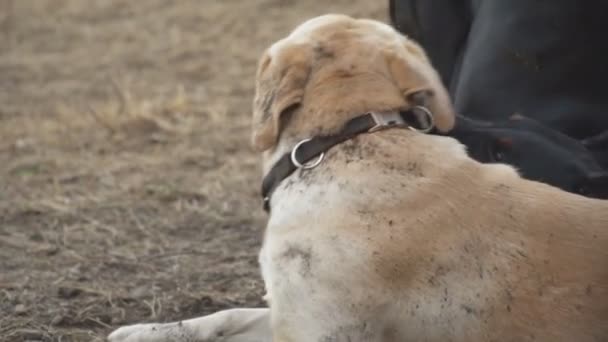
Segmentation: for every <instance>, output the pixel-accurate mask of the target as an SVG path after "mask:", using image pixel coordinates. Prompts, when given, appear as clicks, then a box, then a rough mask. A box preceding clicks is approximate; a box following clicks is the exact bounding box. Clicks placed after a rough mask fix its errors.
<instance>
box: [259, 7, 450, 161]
mask: <svg viewBox="0 0 608 342" xmlns="http://www.w3.org/2000/svg"><path fill="white" fill-rule="evenodd" d="M416 105H424V106H426V107H427V108H429V109H430V110H431V112H432V113H433V115H434V119H435V124H436V127H437V128H438V130H440V131H444V132H445V131H449V130H450V129H451V128H452V127H453V125H454V117H455V116H454V111H453V108H452V104H451V101H450V99H449V96H448V94H447V91H446V90H445V88H444V87H443V86H442V84H441V82H440V80H439V77H438V75H437V73H436V72H435V70H434V69H433V67H432V66H431V64H430V62H429V60H428V58H427V56H426V55H425V53H424V51H423V50H422V48H420V46H418V45H417V44H416V43H414V42H413V41H411V40H409V39H407V38H406V37H404V36H402V35H401V34H399V33H398V32H397V31H395V30H394V29H393V28H391V27H390V26H389V25H386V24H383V23H381V22H378V21H373V20H367V19H353V18H350V17H348V16H344V15H324V16H320V17H317V18H314V19H311V20H309V21H307V22H305V23H304V24H302V25H300V26H299V27H297V28H296V29H295V30H294V31H293V32H292V33H291V34H290V35H289V36H288V37H286V38H284V39H282V40H280V41H278V42H276V43H275V44H273V45H272V46H271V47H270V48H268V49H267V50H266V51H265V52H264V54H263V56H262V58H261V59H260V62H259V65H258V70H257V79H256V94H255V99H254V104H253V136H252V142H253V146H254V147H255V148H256V149H257V150H258V151H267V150H270V149H272V148H274V147H275V146H276V145H277V142H278V141H279V138H280V137H283V136H286V135H289V136H291V137H292V138H294V139H301V138H307V137H311V136H314V135H326V134H332V133H336V132H337V131H339V130H340V129H341V128H342V126H343V125H344V124H345V123H346V122H347V121H348V120H350V119H352V118H353V117H356V116H358V115H362V114H365V113H366V112H369V111H388V110H407V109H409V108H411V107H412V106H416Z"/></svg>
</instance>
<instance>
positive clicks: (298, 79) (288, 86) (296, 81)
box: [252, 45, 311, 151]
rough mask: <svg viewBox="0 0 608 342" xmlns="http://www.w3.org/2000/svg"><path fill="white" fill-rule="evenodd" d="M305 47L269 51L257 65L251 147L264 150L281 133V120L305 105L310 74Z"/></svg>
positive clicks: (275, 140)
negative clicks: (305, 94)
mask: <svg viewBox="0 0 608 342" xmlns="http://www.w3.org/2000/svg"><path fill="white" fill-rule="evenodd" d="M307 50H308V49H306V47H305V46H303V45H298V46H290V47H289V48H284V49H281V50H279V51H276V52H277V53H276V54H274V55H271V54H270V53H269V52H266V53H265V54H264V56H263V57H262V59H261V60H260V63H259V65H258V71H257V77H256V81H257V82H256V91H255V97H254V100H253V135H252V144H253V147H254V148H255V149H256V150H257V151H265V150H267V149H269V148H271V147H272V146H273V145H274V144H276V142H277V140H278V138H279V135H280V134H281V128H282V122H281V118H282V117H283V116H284V114H285V113H287V112H289V111H291V110H293V109H295V107H297V106H298V105H300V104H301V103H302V99H303V98H304V90H305V87H306V83H307V81H308V77H309V74H310V63H311V62H310V59H309V58H308V54H307Z"/></svg>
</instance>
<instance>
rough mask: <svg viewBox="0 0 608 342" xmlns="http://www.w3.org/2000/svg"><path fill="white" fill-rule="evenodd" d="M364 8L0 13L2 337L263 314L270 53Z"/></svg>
mask: <svg viewBox="0 0 608 342" xmlns="http://www.w3.org/2000/svg"><path fill="white" fill-rule="evenodd" d="M386 5H387V4H386V3H385V2H384V1H380V2H376V1H368V0H356V1H352V0H337V1H334V2H331V4H330V2H327V1H291V0H252V1H246V0H240V1H239V0H226V1H212V0H199V1H195V0H179V1H175V2H169V1H164V0H146V1H128V0H88V1H85V0H3V1H1V2H0V136H1V137H2V139H0V341H7V342H10V341H25V340H32V341H64V342H65V341H100V340H103V337H104V336H105V335H106V334H107V333H108V332H109V331H110V330H111V329H112V328H114V327H116V326H119V325H122V324H128V323H132V322H140V321H149V320H155V321H168V320H176V319H183V318H188V317H193V316H199V315H203V314H206V313H210V312H213V311H216V310H219V309H222V308H226V307H231V306H243V305H247V306H256V305H263V302H262V301H261V295H262V284H261V281H260V278H259V274H258V267H257V260H256V254H257V251H258V248H259V244H260V239H261V230H262V229H263V221H264V217H265V215H264V213H263V212H262V210H261V203H260V200H259V198H258V186H259V180H260V176H261V175H260V174H259V169H258V164H257V157H256V156H255V155H254V154H253V153H252V151H251V150H250V149H249V145H248V141H249V112H250V103H251V97H252V92H253V74H254V71H255V64H256V61H257V58H258V57H259V55H260V53H261V52H262V50H263V48H265V47H266V46H267V45H268V44H269V43H270V42H272V41H273V40H275V39H277V38H279V37H280V36H282V35H284V34H286V33H287V32H288V31H289V30H290V29H291V28H292V27H293V26H294V25H296V24H297V23H299V22H301V21H302V20H304V19H307V18H309V17H311V16H314V15H318V14H322V13H327V12H345V13H349V14H353V15H357V16H367V17H374V18H380V19H385V14H386V13H385V12H386Z"/></svg>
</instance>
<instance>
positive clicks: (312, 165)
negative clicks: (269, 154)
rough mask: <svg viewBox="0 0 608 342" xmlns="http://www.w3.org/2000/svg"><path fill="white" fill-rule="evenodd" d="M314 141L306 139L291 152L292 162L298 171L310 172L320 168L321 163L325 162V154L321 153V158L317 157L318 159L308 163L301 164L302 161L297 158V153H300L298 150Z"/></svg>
mask: <svg viewBox="0 0 608 342" xmlns="http://www.w3.org/2000/svg"><path fill="white" fill-rule="evenodd" d="M311 140H312V139H304V140H302V141H300V142H299V143H298V144H297V145H296V146H295V147H294V148H293V150H291V154H290V157H291V162H292V163H293V165H295V166H296V167H297V168H298V169H302V170H310V169H314V168H315V167H317V166H319V164H321V162H322V161H323V158H324V157H325V152H321V153H320V154H319V156H318V157H317V159H315V160H313V161H311V162H308V163H300V161H298V158H297V157H296V153H297V152H298V148H300V146H302V144H305V143H307V142H309V141H311Z"/></svg>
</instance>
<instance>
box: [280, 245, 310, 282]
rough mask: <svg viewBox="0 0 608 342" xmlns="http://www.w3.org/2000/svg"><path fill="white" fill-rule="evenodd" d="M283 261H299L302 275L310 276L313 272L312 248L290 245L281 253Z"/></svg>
mask: <svg viewBox="0 0 608 342" xmlns="http://www.w3.org/2000/svg"><path fill="white" fill-rule="evenodd" d="M281 259H282V260H284V261H286V262H292V261H299V262H300V275H301V276H303V277H306V276H309V275H310V274H311V272H312V247H310V246H301V245H296V244H290V245H288V246H287V248H285V251H283V253H281Z"/></svg>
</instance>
